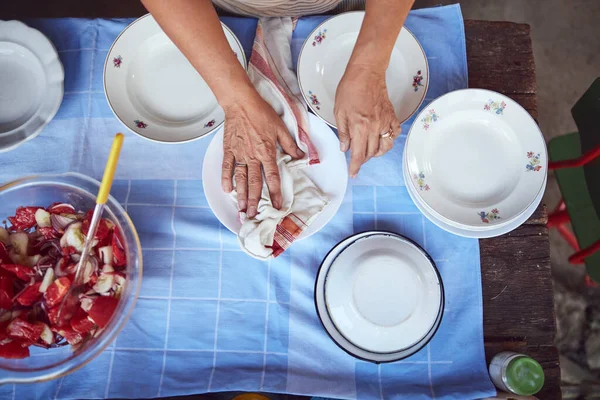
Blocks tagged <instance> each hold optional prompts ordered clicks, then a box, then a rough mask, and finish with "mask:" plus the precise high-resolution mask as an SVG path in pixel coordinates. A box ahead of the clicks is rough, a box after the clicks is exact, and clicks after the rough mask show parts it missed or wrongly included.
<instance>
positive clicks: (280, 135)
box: [277, 129, 304, 158]
mask: <svg viewBox="0 0 600 400" xmlns="http://www.w3.org/2000/svg"><path fill="white" fill-rule="evenodd" d="M277 140H278V141H279V144H280V145H281V148H282V149H283V151H285V152H286V153H287V154H289V155H290V156H292V157H293V158H302V157H304V152H303V151H302V150H300V148H299V147H298V145H297V144H296V141H295V140H294V139H293V138H292V135H290V134H289V132H288V131H287V130H286V129H279V130H277Z"/></svg>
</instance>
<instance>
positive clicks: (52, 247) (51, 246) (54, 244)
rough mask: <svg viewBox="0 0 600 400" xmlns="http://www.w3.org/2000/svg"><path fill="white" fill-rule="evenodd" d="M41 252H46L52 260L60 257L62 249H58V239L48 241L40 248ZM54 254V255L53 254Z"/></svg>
mask: <svg viewBox="0 0 600 400" xmlns="http://www.w3.org/2000/svg"><path fill="white" fill-rule="evenodd" d="M40 250H41V251H46V250H48V255H49V256H50V257H52V258H59V257H62V248H61V247H60V241H59V240H58V239H51V240H48V241H47V242H46V243H44V244H43V245H42V247H41V248H40ZM53 253H54V254H53Z"/></svg>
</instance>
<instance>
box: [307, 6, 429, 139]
mask: <svg viewBox="0 0 600 400" xmlns="http://www.w3.org/2000/svg"><path fill="white" fill-rule="evenodd" d="M364 15H365V13H364V11H356V12H349V13H345V14H339V15H336V16H335V17H332V18H330V19H328V20H326V21H324V22H323V23H321V24H320V25H319V26H318V27H317V28H316V29H315V30H314V31H313V32H312V33H311V34H310V35H309V36H308V38H307V39H306V41H305V42H304V45H303V46H302V49H301V50H300V56H299V58H298V82H299V83H300V89H301V90H302V94H303V95H304V99H305V100H306V102H307V103H308V105H309V106H310V108H311V109H312V111H313V112H314V113H315V114H317V115H318V116H319V117H321V118H323V119H324V120H325V121H326V122H327V123H328V124H329V125H331V126H333V127H334V128H335V127H336V126H337V125H336V122H335V116H334V113H333V109H334V104H335V92H336V90H337V87H338V84H339V83H340V80H341V79H342V76H343V75H344V72H345V71H346V66H347V65H348V61H349V60H350V56H351V54H352V50H353V49H354V45H355V43H356V39H357V38H358V33H359V31H360V27H361V25H362V21H363V18H364ZM386 84H387V88H388V94H389V96H390V101H391V102H392V104H393V105H394V109H395V111H396V116H397V117H398V119H399V120H400V122H404V121H406V120H407V119H409V118H410V117H411V116H412V115H413V114H414V113H415V112H416V111H417V110H418V108H419V106H420V105H421V103H422V102H423V99H424V98H425V93H426V92H427V88H428V86H429V66H428V64H427V57H426V56H425V52H424V51H423V48H422V47H421V45H420V44H419V42H418V41H417V39H416V38H415V36H414V35H413V34H412V33H411V32H410V31H409V30H408V29H406V28H402V30H401V31H400V35H398V39H397V40H396V43H395V45H394V49H393V50H392V55H391V58H390V64H389V66H388V69H387V72H386Z"/></svg>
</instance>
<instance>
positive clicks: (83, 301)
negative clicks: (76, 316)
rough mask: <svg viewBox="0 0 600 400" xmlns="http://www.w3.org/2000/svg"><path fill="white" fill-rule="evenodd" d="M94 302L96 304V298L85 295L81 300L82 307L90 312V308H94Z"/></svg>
mask: <svg viewBox="0 0 600 400" xmlns="http://www.w3.org/2000/svg"><path fill="white" fill-rule="evenodd" d="M92 304H94V300H93V299H90V298H89V297H84V298H82V299H81V301H80V306H81V309H82V310H83V311H85V312H89V311H90V308H92Z"/></svg>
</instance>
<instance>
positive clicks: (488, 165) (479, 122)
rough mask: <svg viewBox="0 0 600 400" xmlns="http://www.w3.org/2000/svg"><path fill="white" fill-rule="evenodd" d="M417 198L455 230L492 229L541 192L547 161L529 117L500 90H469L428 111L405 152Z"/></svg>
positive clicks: (438, 102)
mask: <svg viewBox="0 0 600 400" xmlns="http://www.w3.org/2000/svg"><path fill="white" fill-rule="evenodd" d="M404 159H405V162H406V166H407V169H408V170H407V173H408V176H409V177H410V178H411V179H410V183H408V182H407V185H412V189H414V190H413V194H414V195H416V196H417V197H418V198H419V199H420V200H422V203H423V205H424V206H426V208H427V209H428V211H430V213H432V214H433V215H435V216H436V217H437V218H438V219H440V220H442V221H444V222H445V223H447V224H449V225H452V226H454V227H458V228H462V229H468V230H490V229H494V228H495V227H496V226H500V225H504V224H506V223H509V222H510V221H512V220H513V219H514V218H516V217H517V216H519V215H522V214H523V213H524V212H525V210H527V209H528V208H529V207H530V206H531V204H532V203H533V202H534V201H535V199H536V198H537V197H538V195H539V193H540V192H541V191H543V190H544V187H545V182H546V174H547V163H548V156H547V152H546V143H545V141H544V137H543V135H542V132H541V131H540V129H539V127H538V126H537V124H536V122H535V121H534V120H533V118H532V117H531V115H529V113H528V112H527V111H525V109H524V108H523V107H521V106H520V105H519V104H518V103H516V102H515V101H513V100H511V99H510V98H508V97H506V96H504V95H502V94H500V93H496V92H492V91H489V90H482V89H464V90H458V91H454V92H451V93H448V94H445V95H443V96H441V97H439V98H438V99H436V100H434V101H433V102H432V103H431V104H429V105H428V106H427V107H426V108H424V109H423V110H422V111H421V112H420V113H419V115H418V116H417V118H416V119H415V122H414V123H413V125H412V127H411V129H410V131H409V133H408V136H407V139H406V146H405V148H404Z"/></svg>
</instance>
